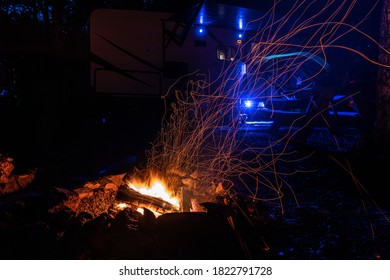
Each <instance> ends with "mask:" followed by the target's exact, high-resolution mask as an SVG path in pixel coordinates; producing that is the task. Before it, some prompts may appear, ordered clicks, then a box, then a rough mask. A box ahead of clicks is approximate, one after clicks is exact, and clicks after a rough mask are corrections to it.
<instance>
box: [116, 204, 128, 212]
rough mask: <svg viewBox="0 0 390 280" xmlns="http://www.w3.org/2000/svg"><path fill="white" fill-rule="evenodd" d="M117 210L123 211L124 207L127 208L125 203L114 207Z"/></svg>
mask: <svg viewBox="0 0 390 280" xmlns="http://www.w3.org/2000/svg"><path fill="white" fill-rule="evenodd" d="M116 207H117V208H118V209H120V210H123V209H125V208H126V207H128V206H127V204H126V203H118V205H117V206H116Z"/></svg>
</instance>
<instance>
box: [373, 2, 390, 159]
mask: <svg viewBox="0 0 390 280" xmlns="http://www.w3.org/2000/svg"><path fill="white" fill-rule="evenodd" d="M382 5H383V6H382V15H381V25H380V38H379V43H380V45H381V46H382V47H383V49H380V51H379V62H380V63H381V64H382V65H386V66H387V67H386V66H379V71H378V87H377V90H378V92H377V104H376V106H377V114H376V129H375V135H374V143H375V147H377V148H379V149H380V150H381V153H385V154H386V155H389V154H390V68H389V66H390V53H389V50H390V0H383V4H382Z"/></svg>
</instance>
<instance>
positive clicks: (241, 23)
mask: <svg viewBox="0 0 390 280" xmlns="http://www.w3.org/2000/svg"><path fill="white" fill-rule="evenodd" d="M243 27H244V24H243V21H242V18H240V19H238V28H239V29H242V28H243Z"/></svg>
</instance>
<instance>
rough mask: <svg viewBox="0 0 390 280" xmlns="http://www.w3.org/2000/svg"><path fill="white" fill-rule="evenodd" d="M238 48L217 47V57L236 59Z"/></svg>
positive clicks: (219, 58)
mask: <svg viewBox="0 0 390 280" xmlns="http://www.w3.org/2000/svg"><path fill="white" fill-rule="evenodd" d="M235 55H236V50H235V49H234V48H233V47H222V46H220V47H217V59H218V60H229V61H234V57H235Z"/></svg>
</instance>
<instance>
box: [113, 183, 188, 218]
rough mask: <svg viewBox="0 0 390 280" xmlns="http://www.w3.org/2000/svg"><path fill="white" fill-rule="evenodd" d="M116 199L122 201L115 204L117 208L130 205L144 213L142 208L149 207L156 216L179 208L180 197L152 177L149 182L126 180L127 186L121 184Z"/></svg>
mask: <svg viewBox="0 0 390 280" xmlns="http://www.w3.org/2000/svg"><path fill="white" fill-rule="evenodd" d="M117 199H118V200H119V201H122V202H120V203H118V205H117V207H118V208H119V209H124V208H127V207H132V208H136V209H137V211H138V212H140V213H141V214H144V208H147V209H149V210H150V211H152V212H153V213H154V214H155V215H156V216H160V215H161V214H164V213H166V212H177V211H180V210H181V206H180V201H181V200H180V198H179V197H177V196H175V194H173V192H171V191H169V190H168V188H167V186H166V184H165V183H164V182H163V181H162V180H161V179H157V178H152V180H151V181H150V183H145V182H141V181H138V180H135V181H134V182H127V187H126V186H123V187H122V188H121V189H120V190H119V192H118V194H117Z"/></svg>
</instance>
